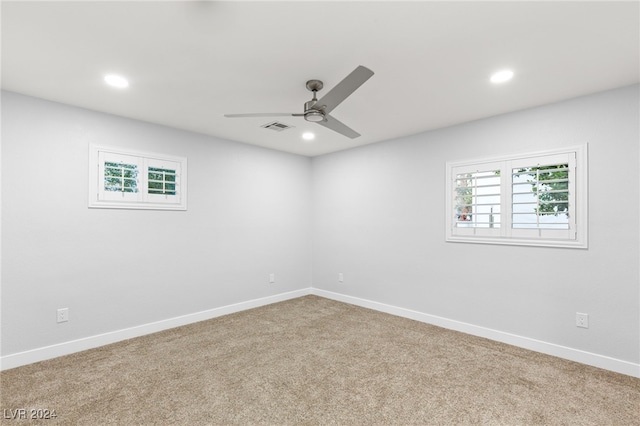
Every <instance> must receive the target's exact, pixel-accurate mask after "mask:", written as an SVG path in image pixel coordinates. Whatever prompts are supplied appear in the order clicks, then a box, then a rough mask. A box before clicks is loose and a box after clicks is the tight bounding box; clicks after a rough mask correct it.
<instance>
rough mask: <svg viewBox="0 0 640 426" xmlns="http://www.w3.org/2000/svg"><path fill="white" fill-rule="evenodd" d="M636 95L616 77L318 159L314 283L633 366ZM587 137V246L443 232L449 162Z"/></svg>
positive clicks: (638, 354)
mask: <svg viewBox="0 0 640 426" xmlns="http://www.w3.org/2000/svg"><path fill="white" fill-rule="evenodd" d="M638 102H639V99H638V86H633V87H627V88H621V89H618V90H613V91H608V92H604V93H599V94H595V95H591V96H587V97H583V98H578V99H574V100H569V101H566V102H562V103H557V104H553V105H547V106H543V107H540V108H535V109H531V110H526V111H521V112H516V113H512V114H507V115H503V116H498V117H493V118H490V119H485V120H480V121H475V122H471V123H466V124H463V125H458V126H454V127H450V128H445V129H441V130H437V131H432V132H427V133H423V134H418V135H414V136H410V137H405V138H400V139H397V140H391V141H387V142H383V143H379V144H374V145H369V146H365V147H362V148H357V149H353V150H349V151H343V152H338V153H334V154H330V155H325V156H322V157H318V158H314V160H313V164H312V166H313V195H314V199H313V206H314V207H313V211H314V221H313V226H314V232H313V242H314V244H313V250H314V254H313V259H314V261H313V285H314V287H315V288H318V289H322V290H326V291H330V292H335V293H340V294H344V295H349V296H352V297H354V298H360V299H365V300H370V301H375V302H379V303H383V304H388V305H391V306H397V307H401V308H404V309H408V310H415V311H418V312H422V313H427V314H430V315H434V316H439V317H443V318H447V319H450V320H454V321H460V322H464V323H468V324H473V325H474V326H477V327H485V328H488V329H492V330H498V331H500V332H503V333H511V334H514V335H517V336H523V337H526V338H529V339H537V340H541V341H543V342H547V343H551V344H555V345H561V346H564V347H568V348H573V349H577V350H581V351H587V352H591V353H595V354H599V355H603V356H607V357H613V358H616V359H620V360H625V361H628V362H632V363H636V364H637V363H638V361H640V351H639V349H640V340H639V339H640V329H639V325H640V318H639V313H640V306H639V302H640V294H639V263H640V262H639V256H640V253H639V227H638V224H639V220H638V211H639V207H640V206H639V203H638V194H639V192H640V191H639V185H638V183H639V174H638V169H639V152H638V141H639V139H640V136H639V131H638V125H639V121H638V120H639V119H638V116H639V110H638ZM390 119H393V117H392V116H391V117H390ZM584 143H588V145H589V179H590V181H589V204H590V210H589V219H590V223H589V236H590V238H589V239H590V241H589V248H588V249H587V250H580V249H559V248H540V247H520V246H499V245H481V244H465V243H445V241H444V238H445V228H444V226H445V210H444V199H445V192H444V191H445V162H446V161H449V160H464V159H472V158H482V157H485V156H487V157H491V156H500V155H506V154H509V153H525V152H536V151H540V150H544V149H548V148H558V147H564V146H572V145H578V144H584ZM339 272H341V273H343V274H344V282H343V283H339V282H338V280H337V274H338V273H339ZM576 312H585V313H588V314H589V320H590V327H589V329H582V328H577V327H576V325H575V314H576Z"/></svg>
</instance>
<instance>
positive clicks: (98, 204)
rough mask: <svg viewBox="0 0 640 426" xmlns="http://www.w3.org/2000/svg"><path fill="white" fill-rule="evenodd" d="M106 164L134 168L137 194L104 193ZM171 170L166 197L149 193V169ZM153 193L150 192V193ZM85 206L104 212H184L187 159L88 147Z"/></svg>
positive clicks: (126, 150)
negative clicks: (111, 210) (123, 210)
mask: <svg viewBox="0 0 640 426" xmlns="http://www.w3.org/2000/svg"><path fill="white" fill-rule="evenodd" d="M107 162H114V163H121V164H127V165H134V166H135V167H136V168H137V179H136V182H137V191H136V192H124V191H122V192H120V191H108V190H105V169H106V168H107V167H106V166H105V164H106V163H107ZM150 167H151V168H160V169H169V170H175V171H176V173H175V177H174V176H173V174H171V175H169V176H170V177H169V178H168V179H175V191H174V190H173V189H174V188H173V187H169V185H170V184H171V183H169V184H166V185H163V188H164V187H165V186H166V188H168V192H167V193H166V194H156V193H151V192H150V191H149V178H148V176H149V168H150ZM151 191H152V192H153V189H152V190H151ZM89 207H90V208H108V209H150V210H187V158H186V157H177V156H172V155H165V154H156V153H150V152H141V151H131V150H128V149H124V148H116V147H107V146H101V145H93V144H91V145H90V146H89Z"/></svg>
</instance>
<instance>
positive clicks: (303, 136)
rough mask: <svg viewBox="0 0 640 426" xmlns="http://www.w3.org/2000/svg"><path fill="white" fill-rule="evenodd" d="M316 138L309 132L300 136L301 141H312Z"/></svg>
mask: <svg viewBox="0 0 640 426" xmlns="http://www.w3.org/2000/svg"><path fill="white" fill-rule="evenodd" d="M315 138H316V135H314V134H313V133H311V132H306V133H303V134H302V139H304V140H305V141H312V140H314V139H315Z"/></svg>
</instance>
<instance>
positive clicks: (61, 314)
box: [58, 308, 69, 322]
mask: <svg viewBox="0 0 640 426" xmlns="http://www.w3.org/2000/svg"><path fill="white" fill-rule="evenodd" d="M67 321H69V308H60V309H58V322H67Z"/></svg>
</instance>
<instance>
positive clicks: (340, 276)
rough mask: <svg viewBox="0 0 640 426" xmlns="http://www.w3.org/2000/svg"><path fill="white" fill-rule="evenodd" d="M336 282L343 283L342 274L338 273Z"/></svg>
mask: <svg viewBox="0 0 640 426" xmlns="http://www.w3.org/2000/svg"><path fill="white" fill-rule="evenodd" d="M338 282H341V283H343V282H344V274H343V273H342V272H339V273H338Z"/></svg>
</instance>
